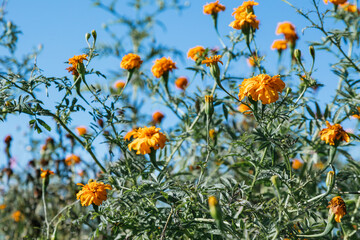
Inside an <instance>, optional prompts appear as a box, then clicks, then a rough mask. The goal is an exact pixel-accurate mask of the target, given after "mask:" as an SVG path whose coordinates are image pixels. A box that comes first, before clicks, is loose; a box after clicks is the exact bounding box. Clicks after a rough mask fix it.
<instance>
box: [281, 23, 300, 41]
mask: <svg viewBox="0 0 360 240" xmlns="http://www.w3.org/2000/svg"><path fill="white" fill-rule="evenodd" d="M276 34H277V35H279V34H284V37H285V39H286V40H287V41H289V42H291V43H294V42H295V41H296V40H297V39H298V38H299V37H298V36H297V34H296V31H295V26H294V25H293V24H292V23H290V22H281V23H278V26H277V28H276Z"/></svg>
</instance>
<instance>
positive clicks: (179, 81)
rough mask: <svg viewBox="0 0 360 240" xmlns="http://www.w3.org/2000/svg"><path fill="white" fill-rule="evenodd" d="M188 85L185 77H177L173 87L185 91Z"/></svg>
mask: <svg viewBox="0 0 360 240" xmlns="http://www.w3.org/2000/svg"><path fill="white" fill-rule="evenodd" d="M188 84H189V82H188V79H187V77H179V78H178V79H176V81H175V86H176V87H177V88H178V89H181V90H185V89H186V87H187V86H188Z"/></svg>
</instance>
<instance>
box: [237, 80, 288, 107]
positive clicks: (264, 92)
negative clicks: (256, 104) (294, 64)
mask: <svg viewBox="0 0 360 240" xmlns="http://www.w3.org/2000/svg"><path fill="white" fill-rule="evenodd" d="M239 86H240V89H239V100H240V101H241V100H243V99H244V98H245V97H246V96H247V97H249V96H251V98H252V99H253V100H254V101H258V100H261V102H262V104H269V103H273V102H275V101H277V100H278V99H279V94H278V92H282V90H283V89H284V88H285V83H284V82H283V81H282V80H281V79H280V77H279V75H276V76H273V77H270V76H269V75H267V74H259V75H257V76H255V77H252V78H247V79H244V81H243V82H242V83H241V85H239Z"/></svg>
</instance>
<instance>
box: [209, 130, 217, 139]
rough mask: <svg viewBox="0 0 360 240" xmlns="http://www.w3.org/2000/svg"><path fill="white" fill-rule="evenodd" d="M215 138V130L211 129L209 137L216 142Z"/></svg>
mask: <svg viewBox="0 0 360 240" xmlns="http://www.w3.org/2000/svg"><path fill="white" fill-rule="evenodd" d="M215 136H216V132H215V129H210V130H209V137H210V138H211V139H212V140H214V138H215Z"/></svg>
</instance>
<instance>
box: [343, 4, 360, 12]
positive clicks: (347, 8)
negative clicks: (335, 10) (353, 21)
mask: <svg viewBox="0 0 360 240" xmlns="http://www.w3.org/2000/svg"><path fill="white" fill-rule="evenodd" d="M340 7H341V8H342V9H343V10H344V11H346V12H351V13H356V12H357V13H360V10H359V9H358V8H357V7H356V5H354V4H351V3H344V4H341V5H340Z"/></svg>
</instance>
